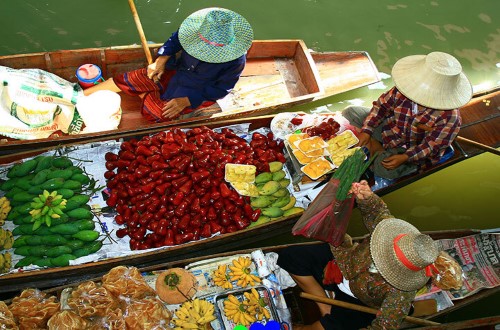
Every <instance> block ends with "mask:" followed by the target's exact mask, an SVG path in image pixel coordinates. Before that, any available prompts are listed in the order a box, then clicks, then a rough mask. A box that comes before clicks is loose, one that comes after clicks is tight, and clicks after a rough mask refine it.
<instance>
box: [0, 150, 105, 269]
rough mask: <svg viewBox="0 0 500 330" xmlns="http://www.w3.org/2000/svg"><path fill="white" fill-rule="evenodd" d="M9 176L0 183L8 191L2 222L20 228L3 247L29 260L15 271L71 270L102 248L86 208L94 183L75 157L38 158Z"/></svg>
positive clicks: (1, 187)
mask: <svg viewBox="0 0 500 330" xmlns="http://www.w3.org/2000/svg"><path fill="white" fill-rule="evenodd" d="M7 178H8V179H7V180H5V181H4V182H3V183H2V184H1V185H0V189H1V190H2V191H4V192H5V195H4V196H3V197H2V198H1V199H0V202H1V210H2V219H3V220H8V221H12V224H13V225H14V227H15V228H14V229H13V230H12V233H10V232H9V231H7V234H5V235H6V236H7V239H6V240H5V241H6V242H9V243H7V244H5V243H4V244H2V245H3V248H4V249H8V248H11V247H13V248H14V253H15V254H16V255H20V256H24V258H22V259H21V260H19V261H18V262H17V263H16V265H15V267H23V266H28V265H30V264H33V265H37V266H40V267H56V266H67V265H69V261H70V260H73V259H76V258H78V257H82V256H86V255H89V254H91V253H94V252H96V251H98V250H99V249H100V248H101V247H102V241H101V240H98V238H99V236H100V234H99V232H98V231H96V230H95V222H94V220H93V218H94V214H93V213H92V212H91V211H90V206H88V205H87V202H88V201H89V199H90V195H91V194H92V193H93V192H94V189H95V180H93V179H92V178H91V177H90V176H89V175H87V174H86V173H84V170H83V169H82V168H81V167H80V166H77V165H74V164H73V161H72V160H71V159H70V158H68V157H66V156H56V155H54V156H45V155H44V156H38V157H35V158H32V159H29V160H26V161H24V162H22V163H17V164H15V165H14V166H12V167H11V168H10V169H9V170H8V172H7ZM2 230H3V229H2ZM2 235H4V234H2V233H1V232H0V237H2ZM12 235H13V236H15V239H14V241H13V242H11V240H12ZM0 246H1V245H0ZM4 259H5V260H7V258H5V256H4ZM9 260H10V255H9ZM9 268H10V267H3V269H2V270H3V272H5V271H8V270H9Z"/></svg>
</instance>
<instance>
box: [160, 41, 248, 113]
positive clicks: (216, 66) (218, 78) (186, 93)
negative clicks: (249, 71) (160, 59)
mask: <svg viewBox="0 0 500 330" xmlns="http://www.w3.org/2000/svg"><path fill="white" fill-rule="evenodd" d="M179 52H180V57H178V58H177V57H176V54H177V53H179ZM158 55H159V56H170V58H169V60H168V62H167V64H166V66H167V68H168V69H173V70H176V74H175V75H174V76H173V77H172V79H171V80H170V82H169V84H168V86H167V89H166V90H165V92H164V93H163V94H162V96H161V98H162V99H163V100H169V99H174V98H178V97H188V98H189V101H190V102H191V108H193V109H195V108H197V107H198V106H199V105H200V104H201V103H202V102H203V101H217V100H218V99H221V98H223V97H224V96H226V95H227V94H228V93H229V92H230V90H231V89H233V88H234V86H235V85H236V83H237V82H238V79H239V78H240V75H241V73H242V72H243V69H244V68H245V63H246V55H243V56H241V57H239V58H237V59H235V60H232V61H230V62H225V63H208V62H203V61H200V60H198V59H196V58H195V57H193V56H191V55H189V54H188V53H187V52H186V51H184V50H183V48H182V45H181V43H180V42H179V37H178V33H177V32H174V33H173V34H172V36H171V37H170V38H169V39H168V40H167V41H166V42H165V43H164V44H163V46H161V47H160V48H159V49H158Z"/></svg>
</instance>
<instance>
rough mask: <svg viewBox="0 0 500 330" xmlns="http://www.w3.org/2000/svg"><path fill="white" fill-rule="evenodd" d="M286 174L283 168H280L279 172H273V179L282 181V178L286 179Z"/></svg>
mask: <svg viewBox="0 0 500 330" xmlns="http://www.w3.org/2000/svg"><path fill="white" fill-rule="evenodd" d="M285 176H286V173H285V171H283V170H279V171H277V172H274V173H273V181H280V180H282V179H284V178H285Z"/></svg>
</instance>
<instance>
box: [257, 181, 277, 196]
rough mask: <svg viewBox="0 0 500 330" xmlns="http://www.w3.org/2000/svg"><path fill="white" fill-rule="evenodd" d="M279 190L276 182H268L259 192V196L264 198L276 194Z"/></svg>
mask: <svg viewBox="0 0 500 330" xmlns="http://www.w3.org/2000/svg"><path fill="white" fill-rule="evenodd" d="M280 188H281V186H280V184H279V183H278V182H276V181H268V182H266V184H265V185H264V186H262V188H261V189H260V190H259V194H261V195H264V196H269V195H272V194H274V193H275V192H277V191H278V190H279V189H280Z"/></svg>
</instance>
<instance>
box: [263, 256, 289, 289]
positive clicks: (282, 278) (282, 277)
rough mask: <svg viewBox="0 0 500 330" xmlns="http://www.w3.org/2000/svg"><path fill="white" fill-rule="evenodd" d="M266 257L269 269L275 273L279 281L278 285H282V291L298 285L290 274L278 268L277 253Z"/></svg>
mask: <svg viewBox="0 0 500 330" xmlns="http://www.w3.org/2000/svg"><path fill="white" fill-rule="evenodd" d="M265 257H266V262H267V267H268V268H269V270H270V271H272V272H274V275H275V276H276V278H277V279H278V283H279V284H280V286H281V289H282V290H284V289H286V288H290V287H294V286H296V285H297V283H295V281H294V280H293V278H292V277H291V276H290V274H289V273H288V272H287V271H286V270H284V269H283V268H281V267H280V266H278V264H277V261H278V254H277V253H275V252H269V253H266V255H265Z"/></svg>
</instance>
